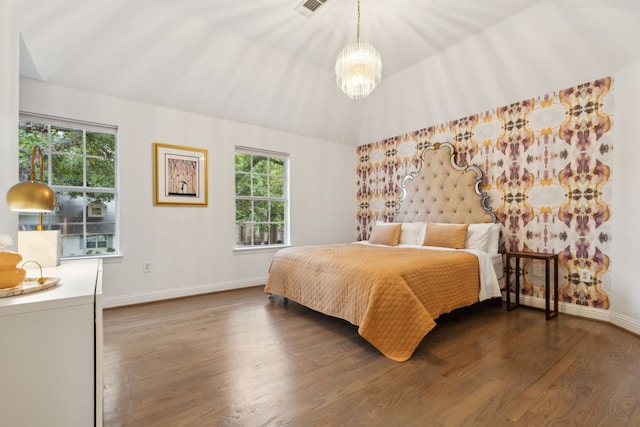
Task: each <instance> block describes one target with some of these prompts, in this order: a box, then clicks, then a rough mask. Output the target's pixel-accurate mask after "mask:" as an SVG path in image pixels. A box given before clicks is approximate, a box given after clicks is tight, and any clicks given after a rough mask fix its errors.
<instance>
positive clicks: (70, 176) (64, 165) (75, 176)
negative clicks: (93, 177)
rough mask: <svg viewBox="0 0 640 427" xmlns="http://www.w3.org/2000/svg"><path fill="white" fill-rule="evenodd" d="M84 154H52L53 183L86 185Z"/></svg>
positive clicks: (74, 185) (75, 185)
mask: <svg viewBox="0 0 640 427" xmlns="http://www.w3.org/2000/svg"><path fill="white" fill-rule="evenodd" d="M83 163H84V162H83V157H82V155H73V154H58V153H54V154H53V155H52V156H51V185H64V186H73V187H83V186H84V173H83V170H84V164H83Z"/></svg>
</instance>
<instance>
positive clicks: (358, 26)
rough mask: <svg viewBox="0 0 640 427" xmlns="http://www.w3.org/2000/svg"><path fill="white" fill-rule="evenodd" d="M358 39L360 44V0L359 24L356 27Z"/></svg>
mask: <svg viewBox="0 0 640 427" xmlns="http://www.w3.org/2000/svg"><path fill="white" fill-rule="evenodd" d="M356 41H357V42H358V44H360V0H358V25H357V27H356Z"/></svg>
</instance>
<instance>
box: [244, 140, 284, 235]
mask: <svg viewBox="0 0 640 427" xmlns="http://www.w3.org/2000/svg"><path fill="white" fill-rule="evenodd" d="M235 170H236V180H235V182H236V246H237V247H256V246H264V245H283V244H288V213H287V209H288V197H287V187H288V185H287V170H288V157H287V155H286V154H274V153H270V152H261V151H258V150H252V149H242V148H236V155H235Z"/></svg>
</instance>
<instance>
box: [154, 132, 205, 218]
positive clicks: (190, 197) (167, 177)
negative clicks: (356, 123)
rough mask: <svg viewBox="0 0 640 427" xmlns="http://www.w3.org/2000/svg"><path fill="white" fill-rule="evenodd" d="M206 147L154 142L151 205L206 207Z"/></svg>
mask: <svg viewBox="0 0 640 427" xmlns="http://www.w3.org/2000/svg"><path fill="white" fill-rule="evenodd" d="M208 181H209V180H208V174H207V150H206V149H203V148H193V147H183V146H179V145H170V144H162V143H159V142H154V143H153V204H154V205H156V206H158V205H160V206H162V205H164V206H207V204H208V188H207V184H208Z"/></svg>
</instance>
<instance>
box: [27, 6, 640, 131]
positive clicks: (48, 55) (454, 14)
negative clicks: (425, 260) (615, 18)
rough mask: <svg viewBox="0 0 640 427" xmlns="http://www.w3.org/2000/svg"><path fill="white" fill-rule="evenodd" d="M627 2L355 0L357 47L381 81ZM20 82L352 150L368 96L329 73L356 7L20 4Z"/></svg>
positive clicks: (351, 31)
mask: <svg viewBox="0 0 640 427" xmlns="http://www.w3.org/2000/svg"><path fill="white" fill-rule="evenodd" d="M545 2H553V3H559V4H562V5H564V6H566V7H574V6H575V7H600V6H602V5H607V7H615V8H618V9H621V10H625V9H628V10H629V11H631V12H632V13H635V14H637V13H638V4H637V3H640V2H638V1H636V0H546V1H545V0H393V1H392V0H361V22H362V25H361V38H362V39H365V40H368V41H370V42H371V43H372V44H373V45H374V46H376V48H377V49H378V50H379V51H380V53H381V55H382V58H383V62H384V69H383V82H382V85H384V84H385V80H386V79H389V78H390V77H392V76H394V75H401V73H402V72H403V71H405V70H408V69H410V68H411V67H414V66H415V65H416V64H419V63H421V62H422V61H425V60H426V59H428V58H430V57H433V56H435V55H438V54H439V53H441V52H444V51H446V50H447V49H450V48H451V47H452V46H455V45H458V44H460V43H461V42H463V41H464V40H466V39H469V38H471V37H474V36H476V35H478V34H480V33H482V32H485V31H487V30H488V29H490V28H492V27H494V26H496V25H498V24H500V23H501V22H504V21H506V20H509V19H512V18H514V17H516V16H518V15H519V14H523V13H526V11H527V10H528V9H530V8H532V7H535V6H536V5H538V4H540V3H545ZM16 4H17V5H18V17H19V29H20V31H21V42H22V43H21V65H20V68H21V69H20V73H21V75H22V76H23V77H28V78H33V79H38V80H43V81H46V82H51V83H56V84H60V85H66V86H71V87H75V88H79V89H84V90H89V91H94V92H99V93H104V94H110V95H114V96H118V97H122V98H126V99H131V100H134V101H140V102H146V103H152V104H156V105H160V106H166V107H170V108H177V109H181V110H186V111H192V112H196V113H201V114H205V115H211V116H215V117H220V118H227V119H231V120H237V121H241V122H246V123H252V124H256V125H261V126H267V127H272V128H276V129H282V130H285V131H288V132H293V133H299V134H304V135H309V136H313V137H317V138H323V139H328V140H333V141H338V142H345V143H355V141H356V140H357V136H358V132H359V131H360V128H361V122H362V118H363V111H364V109H365V106H366V105H367V103H368V102H370V100H371V99H375V97H376V96H379V94H378V93H376V92H375V91H374V93H373V94H372V95H371V96H370V97H369V98H367V99H365V100H360V101H353V100H350V99H348V98H347V97H346V96H345V95H343V94H342V93H341V92H340V90H339V89H338V88H337V86H336V83H335V75H334V73H333V65H334V62H335V58H336V55H337V53H338V52H339V51H340V50H341V49H342V47H343V46H344V45H345V44H346V43H348V42H349V41H352V40H354V39H355V30H356V0H327V1H326V3H325V4H324V5H322V6H321V7H320V8H318V10H317V11H316V12H315V13H313V14H312V15H311V16H310V17H306V16H303V15H302V14H301V13H299V12H298V11H296V7H297V6H298V5H299V4H301V2H300V0H55V1H52V0H19V1H17V2H16Z"/></svg>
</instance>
